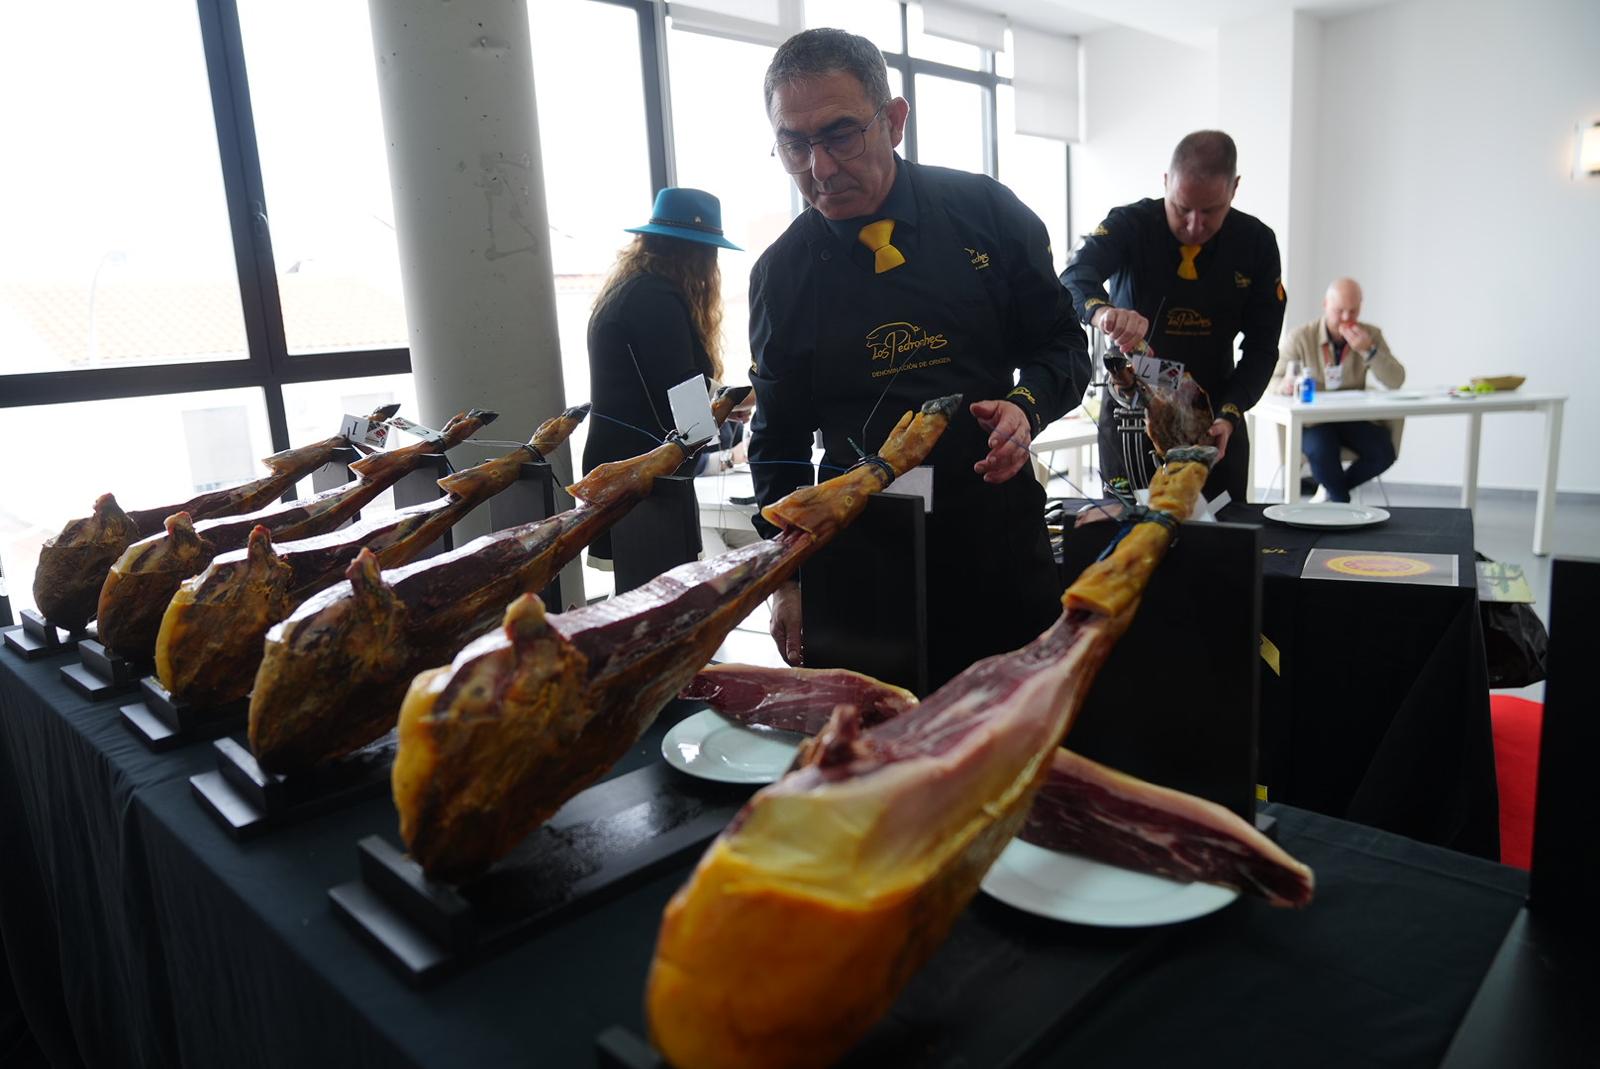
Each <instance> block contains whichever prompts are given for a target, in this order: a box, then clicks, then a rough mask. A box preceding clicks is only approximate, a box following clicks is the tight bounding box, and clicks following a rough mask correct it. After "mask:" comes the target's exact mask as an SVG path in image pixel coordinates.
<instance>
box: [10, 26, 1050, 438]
mask: <svg viewBox="0 0 1600 1069" xmlns="http://www.w3.org/2000/svg"><path fill="white" fill-rule="evenodd" d="M587 2H590V3H603V4H611V5H613V6H617V7H624V8H632V9H633V11H634V13H635V16H636V18H637V19H638V26H639V64H640V69H641V71H642V74H643V77H642V83H643V87H644V97H645V100H644V104H645V118H646V130H647V134H648V137H649V159H650V182H651V189H652V193H654V192H659V191H660V190H661V189H662V188H664V187H666V186H668V185H671V184H672V183H673V181H674V171H675V169H676V168H675V163H674V148H673V138H672V119H671V114H672V112H671V98H670V92H671V81H670V80H671V72H670V71H669V70H668V67H667V57H666V52H665V50H666V14H667V12H666V5H665V4H664V3H662V2H661V0H587ZM196 9H197V11H198V15H199V25H200V38H201V47H202V49H203V52H204V58H205V65H206V77H207V81H208V84H209V88H210V94H211V110H212V115H213V118H214V120H215V124H216V132H217V150H218V162H219V165H220V169H221V174H222V183H223V193H224V197H225V200H226V203H227V209H228V223H229V231H230V236H231V238H232V242H233V254H234V266H235V273H236V276H237V279H236V281H237V284H238V287H239V296H240V304H241V310H242V313H243V318H244V326H245V340H246V356H245V357H244V359H236V360H219V361H206V362H193V363H181V362H165V363H152V364H140V365H138V366H130V367H103V368H78V369H71V370H64V371H41V372H24V373H18V374H11V375H0V410H3V409H6V408H28V407H35V406H42V405H53V404H64V403H71V402H79V401H105V400H116V399H119V398H127V397H150V396H161V395H165V394H175V393H197V392H204V391H208V390H230V389H239V388H252V387H253V388H257V389H260V390H261V391H262V393H263V396H264V400H265V403H266V412H267V426H268V429H269V431H270V433H271V436H272V446H273V448H274V449H287V448H289V445H290V442H289V432H288V417H287V413H286V409H285V406H284V399H283V387H284V386H286V385H290V384H296V383H306V382H320V381H325V380H332V379H353V378H366V377H369V376H378V375H396V374H409V373H410V371H411V353H410V349H409V348H389V349H356V350H339V351H327V352H313V353H290V352H289V350H288V344H287V339H286V336H285V329H284V322H283V305H282V300H281V297H280V295H279V291H278V274H277V270H276V266H275V260H274V257H273V251H272V235H271V223H270V215H269V210H268V203H267V196H266V190H265V184H264V182H263V179H262V174H261V159H260V154H259V150H258V148H257V144H256V133H255V120H254V113H253V110H252V107H251V100H250V85H249V77H248V74H247V71H246V68H245V58H244V42H243V36H242V33H241V30H240V25H239V12H238V8H237V0H196ZM907 20H908V16H907V11H906V4H905V3H904V2H903V0H902V3H901V4H900V41H901V49H902V50H901V51H899V52H888V51H885V52H884V53H883V57H884V62H885V63H886V64H887V65H888V66H890V67H893V68H895V69H897V70H898V71H899V72H900V76H901V83H902V85H903V87H904V90H903V91H904V95H905V97H906V100H907V101H908V102H909V103H910V104H911V107H912V112H913V114H915V113H916V78H917V75H929V76H933V77H938V78H948V79H952V80H955V81H960V82H967V83H969V84H973V85H977V86H979V87H981V88H982V89H983V90H984V94H985V97H986V101H987V107H986V109H985V114H986V121H985V124H984V129H983V131H982V137H983V145H984V169H985V171H986V172H987V173H988V174H989V175H991V176H997V175H998V174H999V166H1000V160H999V137H998V120H997V111H996V96H995V89H996V87H997V86H1000V85H1010V84H1011V79H1009V78H1005V77H1002V76H1000V75H998V74H996V73H995V67H994V54H993V53H992V52H990V51H988V50H984V52H983V56H984V63H983V67H984V69H982V70H968V69H966V68H963V67H953V66H950V65H948V64H944V63H939V62H936V61H934V60H929V59H922V58H920V57H917V56H913V55H911V54H910V34H909V27H908V24H907ZM905 152H906V156H907V158H908V159H911V160H913V161H915V160H916V159H917V132H916V123H915V122H914V121H913V122H912V123H911V124H909V125H908V127H907V131H906V140H905ZM1071 161H1072V157H1071V151H1070V146H1069V148H1068V153H1067V184H1068V193H1067V211H1068V215H1067V226H1068V232H1069V233H1070V232H1071V222H1072V218H1071V195H1070V188H1071V178H1072V169H1071V168H1072V162H1071ZM796 206H797V208H798V204H797V205H796Z"/></svg>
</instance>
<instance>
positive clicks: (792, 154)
mask: <svg viewBox="0 0 1600 1069" xmlns="http://www.w3.org/2000/svg"><path fill="white" fill-rule="evenodd" d="M888 106H889V105H888V104H887V103H885V104H882V105H880V106H879V108H878V110H877V111H875V112H873V113H872V118H870V119H868V120H867V121H866V122H864V123H862V124H861V125H860V126H853V125H852V126H845V127H841V128H838V129H835V130H832V131H830V132H829V133H826V134H822V135H821V136H820V137H797V138H795V139H793V140H792V141H779V142H778V143H777V144H775V145H773V146H772V154H773V155H774V156H776V157H777V158H778V162H779V163H781V164H783V169H784V170H785V171H788V172H789V173H790V174H799V173H800V172H801V171H807V170H810V169H811V161H812V158H813V156H814V153H815V149H816V147H817V146H819V145H820V146H821V147H823V148H825V149H827V150H828V155H830V156H832V157H833V158H834V160H835V162H838V163H843V162H844V161H846V160H853V159H855V158H856V157H857V156H859V155H861V154H862V153H863V152H865V151H867V130H868V129H870V128H871V126H872V124H873V123H875V122H877V121H878V120H879V119H880V118H881V117H882V116H883V109H884V108H886V107H888Z"/></svg>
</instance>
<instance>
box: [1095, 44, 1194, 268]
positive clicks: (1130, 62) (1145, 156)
mask: <svg viewBox="0 0 1600 1069" xmlns="http://www.w3.org/2000/svg"><path fill="white" fill-rule="evenodd" d="M1081 60H1082V63H1083V80H1082V86H1083V104H1084V125H1083V143H1082V144H1078V145H1074V146H1072V229H1073V230H1074V232H1075V233H1074V234H1073V235H1072V239H1073V244H1074V245H1075V244H1077V238H1078V235H1080V234H1086V233H1088V232H1089V231H1091V230H1093V229H1094V227H1095V226H1096V225H1097V224H1098V223H1099V222H1100V221H1101V220H1102V219H1104V218H1105V217H1106V213H1107V212H1109V211H1110V210H1111V209H1112V208H1115V207H1116V206H1117V205H1119V204H1127V203H1129V202H1130V201H1135V200H1138V199H1140V198H1141V197H1159V196H1161V175H1162V174H1163V173H1164V172H1165V171H1166V169H1167V162H1168V160H1170V159H1171V158H1172V146H1174V145H1176V144H1177V143H1178V139H1179V138H1181V137H1183V135H1184V134H1187V133H1189V132H1190V131H1191V130H1200V129H1205V128H1207V127H1210V126H1214V125H1215V124H1216V121H1217V65H1216V58H1215V53H1214V52H1213V51H1212V50H1210V49H1202V48H1191V47H1189V46H1187V45H1180V44H1176V43H1174V42H1172V41H1169V40H1167V39H1165V38H1162V37H1156V36H1154V35H1152V34H1148V33H1141V32H1140V31H1138V30H1128V29H1113V30H1101V31H1098V32H1095V33H1090V34H1085V35H1084V37H1083V40H1082V52H1081Z"/></svg>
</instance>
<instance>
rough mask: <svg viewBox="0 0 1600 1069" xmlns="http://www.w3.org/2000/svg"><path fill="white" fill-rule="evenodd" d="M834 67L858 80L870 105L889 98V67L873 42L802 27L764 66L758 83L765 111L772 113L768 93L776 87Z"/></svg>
mask: <svg viewBox="0 0 1600 1069" xmlns="http://www.w3.org/2000/svg"><path fill="white" fill-rule="evenodd" d="M834 71H843V72H844V73H845V74H848V75H850V76H852V77H853V78H855V80H856V81H858V82H860V83H861V88H862V89H864V90H866V93H867V99H868V101H870V102H871V103H872V104H874V105H877V106H880V107H881V106H882V105H884V104H887V103H889V101H890V99H892V98H891V97H890V96H889V71H888V68H887V67H886V66H885V65H884V62H883V53H882V52H881V51H879V49H878V46H877V45H875V44H873V43H872V42H871V41H869V40H867V39H866V38H865V37H858V36H856V35H855V34H853V33H849V32H847V31H845V30H831V29H816V30H806V31H805V32H803V33H797V34H795V35H794V36H793V37H791V38H789V39H788V40H787V41H785V42H783V44H781V45H779V46H778V51H777V52H776V53H775V54H774V55H773V57H772V62H771V64H769V65H768V66H767V77H766V80H765V81H764V82H763V83H762V87H761V88H762V93H763V95H764V97H765V103H766V105H767V114H769V115H770V114H772V94H773V93H775V92H777V91H778V89H779V88H780V87H782V86H785V85H789V84H790V83H792V82H800V81H804V80H806V79H807V78H816V77H819V76H821V75H824V74H832V73H833V72H834Z"/></svg>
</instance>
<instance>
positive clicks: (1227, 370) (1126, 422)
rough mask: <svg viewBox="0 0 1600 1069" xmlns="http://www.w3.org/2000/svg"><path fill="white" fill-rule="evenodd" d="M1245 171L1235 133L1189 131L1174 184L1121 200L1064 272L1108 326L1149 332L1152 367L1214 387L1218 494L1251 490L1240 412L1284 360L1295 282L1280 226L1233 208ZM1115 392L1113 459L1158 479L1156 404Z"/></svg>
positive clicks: (1106, 412)
mask: <svg viewBox="0 0 1600 1069" xmlns="http://www.w3.org/2000/svg"><path fill="white" fill-rule="evenodd" d="M1237 171H1238V152H1237V150H1236V149H1235V147H1234V144H1233V138H1231V137H1229V136H1228V135H1227V134H1225V133H1223V132H1222V131H1220V130H1200V131H1197V132H1195V133H1192V134H1190V135H1188V136H1187V137H1185V138H1184V139H1183V140H1182V141H1180V142H1178V147H1177V148H1176V149H1174V150H1173V153H1172V162H1171V163H1170V164H1169V165H1168V169H1167V173H1166V174H1165V175H1164V176H1162V177H1163V182H1164V183H1165V187H1166V195H1165V196H1164V197H1160V198H1156V197H1150V198H1147V199H1145V200H1141V201H1136V202H1135V203H1133V204H1127V205H1124V206H1123V207H1121V208H1116V209H1113V210H1112V212H1111V214H1110V215H1108V216H1107V217H1106V220H1105V222H1103V223H1101V224H1100V225H1099V226H1097V227H1095V228H1094V232H1093V233H1092V234H1090V235H1089V236H1088V238H1087V239H1085V241H1084V243H1083V246H1082V247H1081V248H1080V249H1078V251H1077V252H1076V253H1074V254H1073V256H1072V259H1071V261H1070V262H1068V264H1067V269H1066V270H1065V271H1064V272H1062V274H1061V281H1062V283H1063V284H1064V285H1065V286H1066V287H1067V292H1069V293H1070V294H1071V295H1072V302H1073V304H1074V305H1075V306H1076V308H1077V312H1078V315H1079V317H1080V318H1081V319H1082V321H1083V322H1084V323H1086V324H1089V325H1091V326H1095V327H1099V328H1100V329H1101V330H1103V331H1104V332H1105V333H1106V334H1107V335H1109V337H1110V339H1111V342H1112V344H1114V345H1116V346H1117V347H1118V348H1120V349H1122V351H1123V352H1126V353H1130V354H1131V353H1134V352H1135V350H1136V349H1137V348H1138V346H1139V343H1140V342H1141V341H1143V340H1148V342H1149V345H1150V348H1151V349H1152V350H1153V351H1154V360H1147V359H1140V358H1136V360H1135V364H1136V367H1138V369H1139V370H1140V372H1141V374H1143V375H1145V377H1146V378H1153V377H1156V376H1160V375H1165V376H1168V377H1169V378H1174V379H1175V378H1176V377H1177V376H1179V375H1181V374H1182V372H1183V371H1185V370H1186V371H1188V372H1189V374H1191V375H1193V376H1194V379H1195V381H1196V382H1198V383H1199V384H1200V385H1201V386H1202V387H1204V388H1205V390H1206V392H1207V393H1208V394H1210V395H1211V407H1212V409H1213V411H1215V412H1216V413H1217V421H1216V422H1215V423H1213V424H1212V426H1211V435H1212V438H1213V440H1214V442H1215V444H1216V446H1217V447H1218V449H1220V450H1221V451H1222V456H1221V458H1220V459H1219V461H1218V463H1217V466H1216V467H1215V468H1213V469H1212V472H1211V478H1210V479H1209V480H1208V481H1207V482H1206V496H1207V497H1208V498H1214V497H1216V496H1217V494H1219V493H1221V492H1222V491H1223V490H1226V491H1228V494H1229V496H1230V497H1231V498H1232V499H1233V500H1234V501H1244V500H1245V491H1246V489H1247V488H1248V486H1249V480H1250V442H1249V439H1248V438H1247V437H1246V436H1245V431H1244V428H1243V427H1242V426H1240V422H1241V420H1242V418H1243V413H1244V412H1245V411H1247V410H1248V409H1249V408H1250V406H1251V405H1254V404H1255V403H1256V401H1257V400H1259V399H1260V397H1261V393H1262V391H1263V390H1265V389H1266V386H1267V379H1268V378H1270V377H1271V375H1272V369H1273V367H1274V366H1275V365H1276V364H1277V360H1278V334H1279V332H1280V331H1281V330H1282V329H1283V302H1284V292H1283V281H1282V279H1281V277H1280V276H1281V272H1280V269H1279V260H1278V240H1277V238H1276V237H1275V236H1274V235H1273V233H1272V229H1271V228H1270V227H1269V226H1267V225H1266V224H1265V223H1263V222H1262V221H1261V220H1259V219H1257V218H1256V217H1255V216H1253V215H1246V214H1245V213H1244V212H1240V211H1233V210H1231V208H1232V205H1233V195H1234V192H1235V191H1236V190H1237V189H1238V188H1239V177H1238V173H1237ZM1107 279H1110V280H1111V292H1110V294H1107V293H1106V290H1105V285H1104V283H1105V281H1106V280H1107ZM1239 334H1243V339H1242V340H1241V342H1240V344H1239V351H1240V356H1239V362H1238V365H1237V366H1235V364H1234V360H1233V339H1234V337H1235V336H1236V335H1239ZM1106 394H1107V395H1106V398H1105V400H1104V402H1103V403H1102V405H1101V409H1100V464H1101V470H1102V471H1103V472H1104V474H1105V475H1106V476H1107V477H1108V478H1110V477H1114V476H1124V477H1126V478H1128V479H1130V480H1131V481H1132V482H1133V485H1134V486H1136V487H1143V486H1148V485H1149V483H1150V476H1151V475H1152V474H1153V473H1154V471H1155V460H1154V457H1153V456H1152V454H1151V452H1150V448H1149V442H1148V440H1147V439H1146V438H1145V436H1144V412H1143V410H1142V409H1138V408H1129V407H1127V406H1126V405H1125V404H1124V403H1123V399H1121V398H1119V397H1118V396H1117V395H1116V394H1115V392H1114V391H1112V390H1111V389H1110V388H1109V387H1108V388H1107V391H1106Z"/></svg>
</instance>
